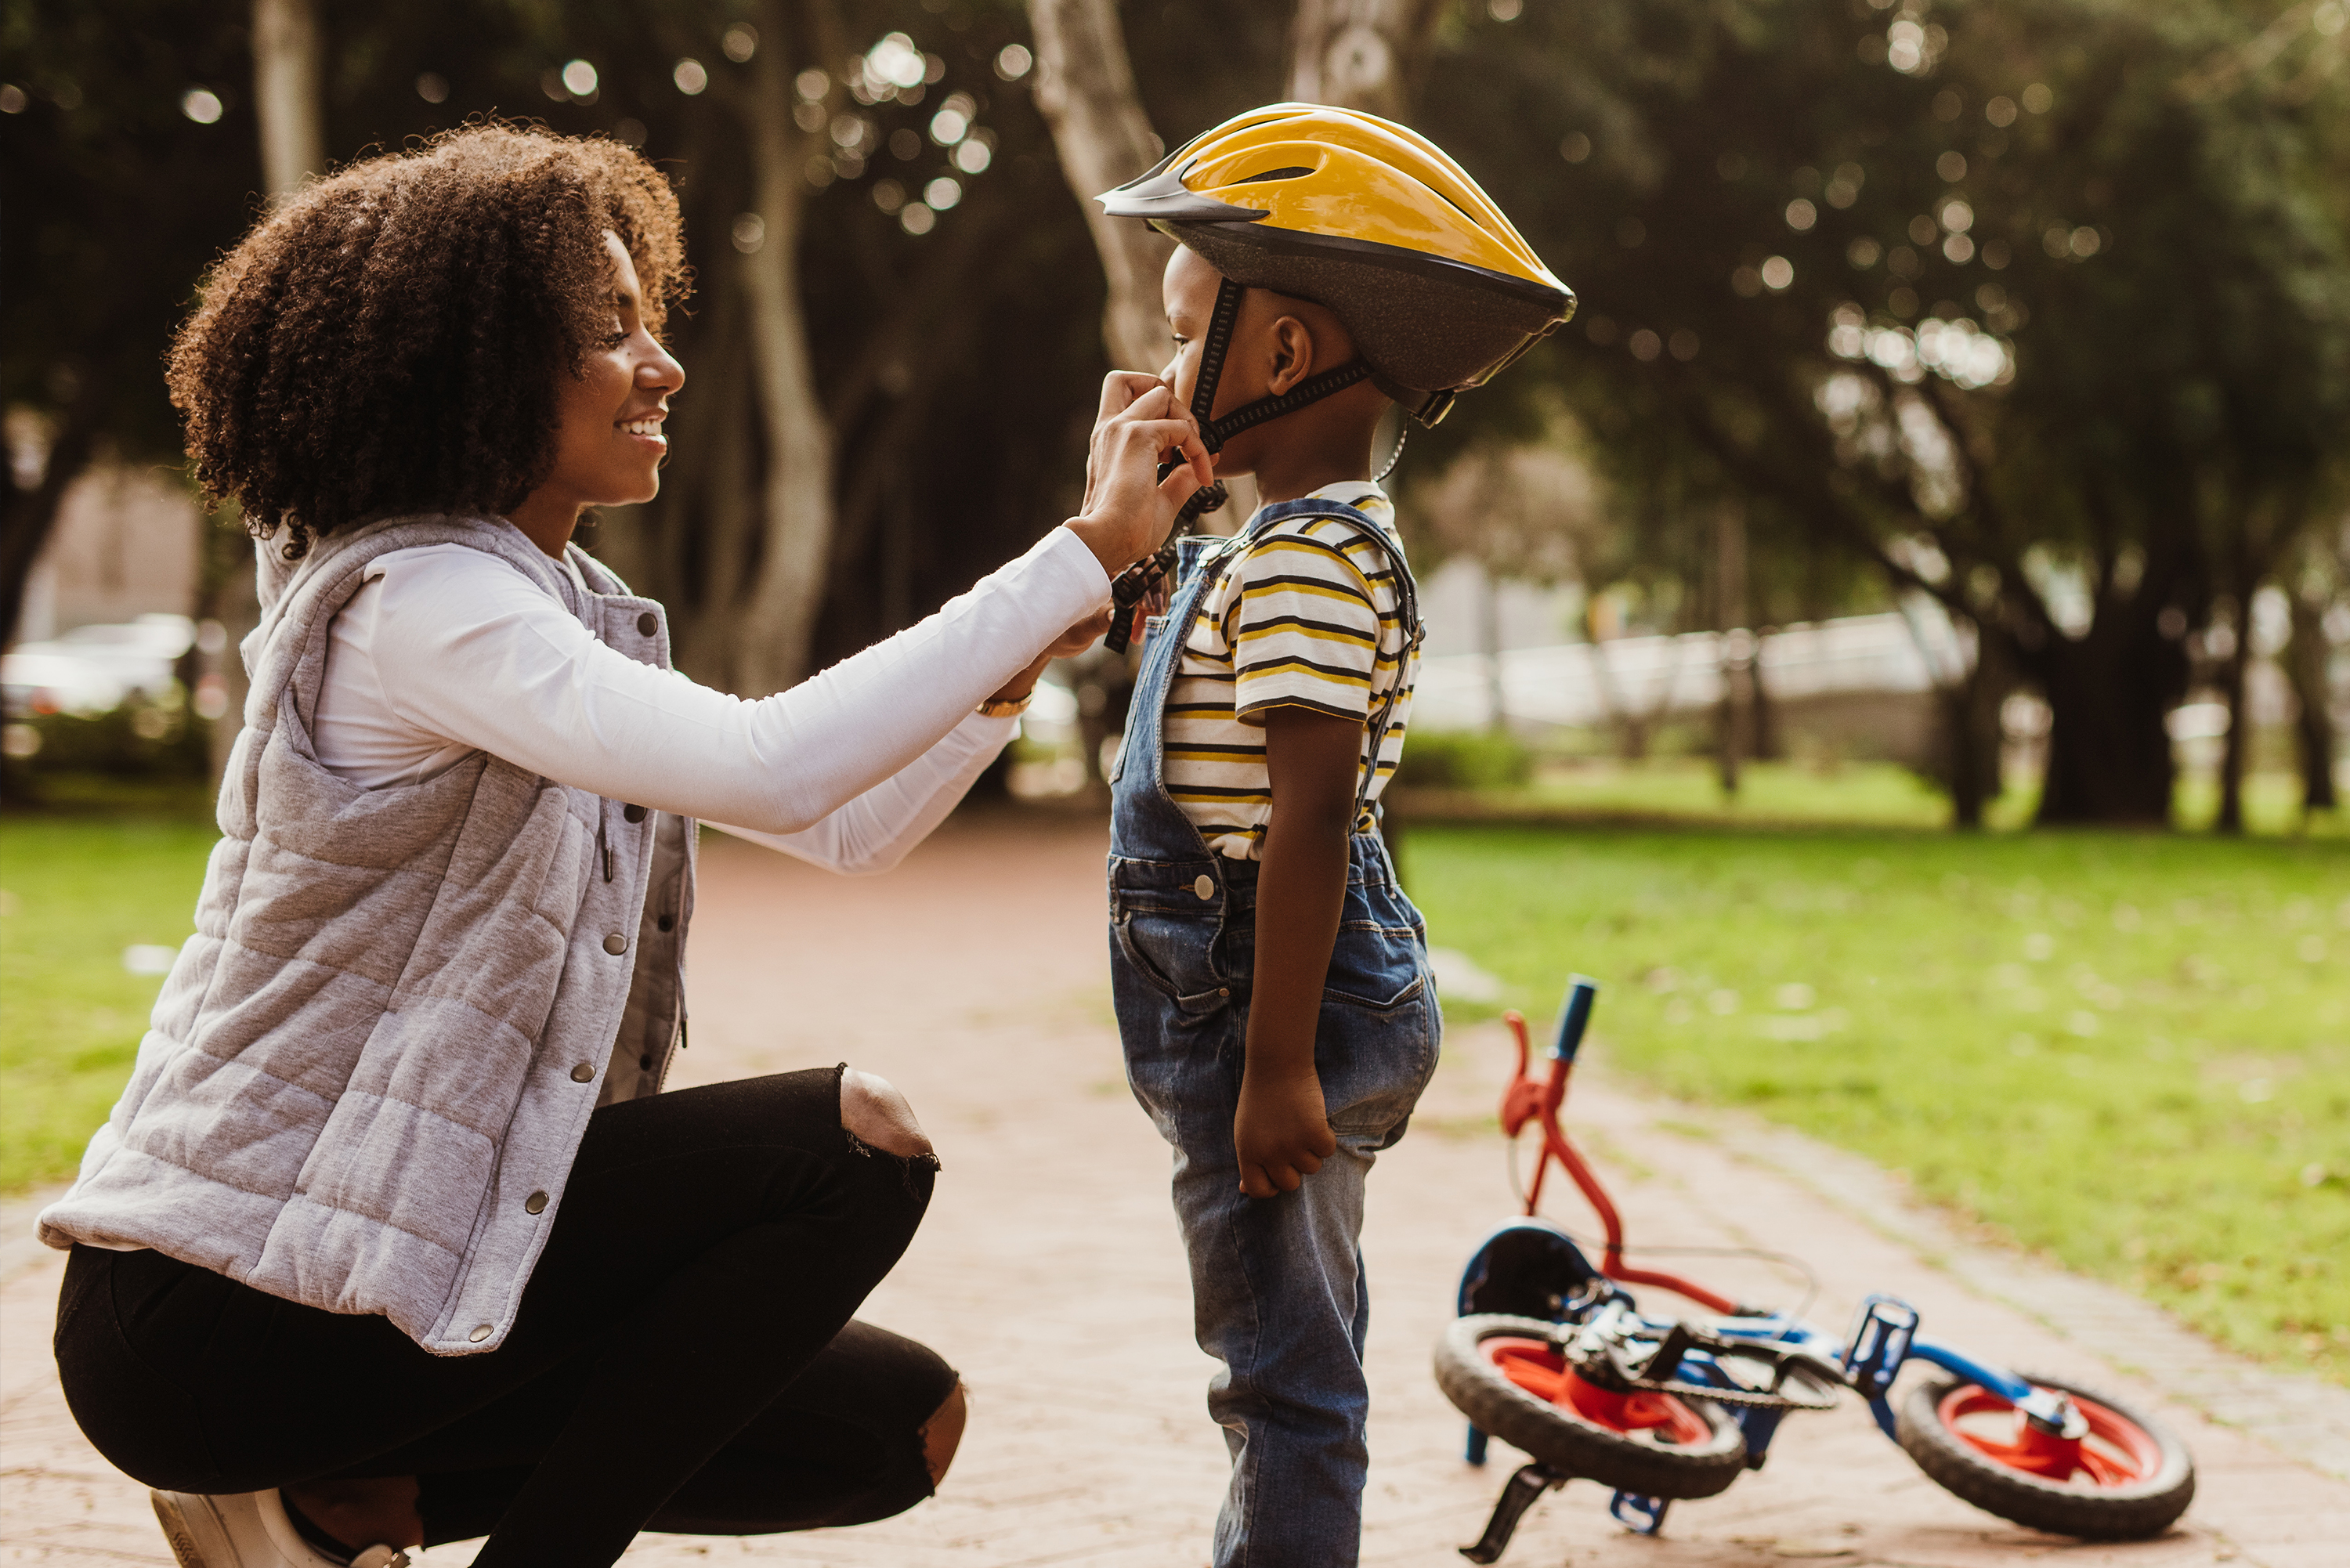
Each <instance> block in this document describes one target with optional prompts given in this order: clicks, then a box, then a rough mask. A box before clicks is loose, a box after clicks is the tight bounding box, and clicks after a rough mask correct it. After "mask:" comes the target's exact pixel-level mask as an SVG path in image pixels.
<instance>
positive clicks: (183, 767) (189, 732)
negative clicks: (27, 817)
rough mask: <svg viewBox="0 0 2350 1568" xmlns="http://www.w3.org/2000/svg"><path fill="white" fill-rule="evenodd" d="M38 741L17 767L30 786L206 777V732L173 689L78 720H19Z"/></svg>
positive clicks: (66, 716)
mask: <svg viewBox="0 0 2350 1568" xmlns="http://www.w3.org/2000/svg"><path fill="white" fill-rule="evenodd" d="M22 722H24V723H25V724H26V725H28V726H29V727H30V728H31V729H32V731H33V732H34V733H35V734H36V735H37V736H39V737H40V750H38V751H37V752H36V753H33V755H32V756H31V757H30V758H28V759H26V761H24V762H22V763H18V764H17V766H19V767H20V768H22V769H23V771H24V772H25V773H26V774H29V775H30V776H31V778H32V779H33V780H34V781H36V782H35V783H34V784H32V786H31V787H32V788H33V789H34V790H35V791H36V793H37V791H38V789H39V784H38V783H37V781H38V780H40V779H41V778H42V777H43V776H44V775H52V774H107V775H109V776H111V777H115V778H140V777H154V778H180V779H199V778H209V777H210V775H211V772H212V761H211V753H210V746H211V729H210V727H209V726H208V725H206V724H205V723H203V722H202V721H201V720H198V719H195V718H194V717H193V716H192V715H191V714H190V712H189V711H188V705H187V701H186V700H185V699H184V698H182V697H180V696H179V695H178V693H177V691H176V690H175V691H174V692H173V695H172V698H171V699H170V700H167V701H160V702H158V701H149V700H148V699H147V698H145V697H143V696H140V695H136V694H134V695H133V696H132V697H131V698H130V700H129V701H125V702H123V703H122V704H121V705H120V706H119V707H117V708H115V709H114V710H113V711H110V712H105V713H98V714H93V715H89V716H87V717H85V716H82V715H79V714H74V713H43V714H38V715H36V716H33V717H30V718H27V719H26V720H24V721H22Z"/></svg>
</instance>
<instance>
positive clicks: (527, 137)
mask: <svg viewBox="0 0 2350 1568" xmlns="http://www.w3.org/2000/svg"><path fill="white" fill-rule="evenodd" d="M606 230H610V231H612V232H613V233H614V234H618V235H619V239H620V243H621V244H623V245H625V246H626V247H627V248H628V251H629V257H630V259H631V260H632V261H634V262H635V264H636V267H637V273H638V275H639V279H640V281H641V282H642V284H643V287H644V298H643V300H642V301H641V303H640V308H641V310H642V312H643V317H644V321H645V324H646V326H647V327H650V329H651V330H652V332H653V333H654V334H655V335H656V336H659V335H660V332H661V328H662V325H663V322H664V320H665V318H666V317H667V314H668V311H669V310H670V308H671V306H675V305H677V304H678V303H680V302H681V301H682V300H683V299H684V297H685V295H686V291H687V288H688V286H689V281H690V280H689V277H688V275H687V272H686V269H685V244H684V237H683V234H682V232H681V223H680V220H679V216H678V205H677V196H676V194H675V193H674V192H672V191H671V189H670V187H669V182H667V181H666V180H665V179H663V178H662V176H661V174H660V171H657V170H655V169H654V168H653V166H652V165H651V164H650V163H648V162H646V161H645V160H644V159H643V158H641V157H639V155H638V154H637V153H636V152H634V151H631V150H630V149H629V148H627V147H623V146H621V145H619V143H617V142H612V141H606V140H576V139H573V138H569V137H562V136H556V135H555V134H553V133H552V132H549V131H546V130H538V129H535V128H530V127H523V126H515V125H508V124H504V123H499V122H494V121H493V122H484V123H479V124H473V125H469V126H466V127H464V128H463V129H462V130H452V131H449V132H447V133H445V134H443V135H440V136H436V137H434V138H432V140H430V141H426V142H423V143H421V144H420V145H418V146H416V147H414V148H411V150H409V151H405V152H400V153H390V154H386V155H384V156H381V157H377V158H372V159H369V160H368V161H364V162H360V163H355V164H353V165H351V166H350V167H348V168H347V169H344V170H342V171H339V172H338V173H336V174H334V175H332V176H331V177H329V178H327V179H324V180H320V181H318V182H315V183H313V184H311V185H309V186H307V187H306V188H305V189H303V190H302V191H300V192H297V193H296V194H295V195H294V196H292V197H291V198H289V199H288V200H287V201H286V202H285V204H284V205H282V206H280V207H279V208H277V209H276V211H274V212H272V213H270V214H269V215H268V216H267V217H266V218H265V219H263V220H262V222H261V223H258V224H256V225H255V227H254V229H253V231H252V233H250V234H247V235H245V237H244V241H243V243H241V244H238V245H237V247H236V248H235V249H234V251H232V252H230V253H229V254H228V255H227V256H226V257H225V258H224V260H223V261H222V262H221V264H220V265H218V266H217V267H215V268H214V269H213V272H212V274H211V275H210V276H209V277H208V278H207V279H206V280H205V283H204V286H203V302H202V304H201V305H200V306H198V308H197V310H196V312H195V314H194V315H193V316H192V317H190V318H189V319H188V322H187V324H186V325H185V326H184V327H182V328H181V329H180V334H179V337H178V338H177V339H176V340H175V341H174V342H173V343H172V353H171V361H170V368H169V370H168V372H167V375H166V379H167V381H168V382H169V384H170V387H171V391H172V402H173V403H174V404H175V405H177V406H178V407H179V408H180V409H181V410H183V411H184V412H185V413H186V415H187V428H188V456H189V458H190V459H191V460H192V462H193V464H194V469H195V474H196V477H197V479H198V480H199V481H200V482H201V483H203V489H204V494H205V497H206V499H207V500H208V501H210V502H211V503H213V504H215V505H217V504H221V503H223V502H224V501H226V500H228V499H230V498H231V497H234V498H235V499H236V500H237V501H238V502H239V503H240V504H241V505H242V507H243V509H244V523H245V526H246V528H247V529H248V530H250V531H251V532H252V533H253V534H254V535H255V536H256V537H259V538H269V537H271V536H273V535H276V533H277V532H278V531H279V530H280V529H283V530H285V532H286V544H285V546H284V550H285V554H286V557H287V558H288V559H293V558H296V557H298V556H302V555H303V554H305V553H306V552H307V550H308V549H309V546H310V542H311V540H312V539H314V538H315V537H317V536H318V535H324V534H331V533H333V532H335V531H336V530H337V529H340V528H347V527H349V526H351V525H352V524H356V523H359V522H362V521H364V520H366V519H368V518H369V517H375V516H383V515H390V514H401V513H410V512H463V511H473V512H490V513H504V512H506V511H508V510H510V509H512V508H513V507H514V506H515V505H516V504H518V503H520V502H521V501H522V499H523V498H524V497H525V496H526V495H528V494H529V493H531V491H532V490H533V489H535V488H536V486H537V484H538V483H540V481H542V480H543V479H544V478H545V477H546V472H547V470H548V468H549V467H550V466H551V464H552V463H553V462H554V457H555V436H556V397H557V389H558V382H557V378H558V377H559V376H563V375H573V376H576V375H577V374H579V373H580V370H581V368H582V366H583V364H584V363H585V360H586V357H587V353H588V352H589V350H590V349H591V348H594V347H596V346H598V345H599V344H600V343H601V342H602V341H603V340H604V339H605V338H606V337H608V334H609V332H610V321H611V300H612V267H611V261H610V258H609V255H608V252H607V251H606V250H605V247H604V239H603V234H604V231H606Z"/></svg>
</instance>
